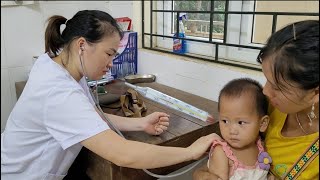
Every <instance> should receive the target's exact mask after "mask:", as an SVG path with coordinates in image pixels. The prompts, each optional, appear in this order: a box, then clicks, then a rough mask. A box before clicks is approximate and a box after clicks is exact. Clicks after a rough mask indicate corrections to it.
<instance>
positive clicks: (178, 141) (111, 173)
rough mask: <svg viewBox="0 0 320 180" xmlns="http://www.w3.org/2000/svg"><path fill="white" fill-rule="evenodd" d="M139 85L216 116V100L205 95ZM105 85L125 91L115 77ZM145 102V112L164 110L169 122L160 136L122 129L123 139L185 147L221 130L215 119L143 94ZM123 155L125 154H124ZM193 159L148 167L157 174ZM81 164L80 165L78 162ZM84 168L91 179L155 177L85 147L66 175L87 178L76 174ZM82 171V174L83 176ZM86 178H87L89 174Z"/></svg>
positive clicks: (128, 179) (163, 87)
mask: <svg viewBox="0 0 320 180" xmlns="http://www.w3.org/2000/svg"><path fill="white" fill-rule="evenodd" d="M136 85H138V86H148V87H151V88H153V89H156V90H158V91H161V92H163V93H165V94H168V95H170V96H172V97H175V98H177V99H180V100H182V101H184V102H186V103H189V104H191V105H194V106H196V107H198V108H200V109H203V110H205V111H208V112H209V113H210V114H212V115H213V117H214V118H215V119H217V116H218V113H217V103H216V102H214V101H210V100H208V99H205V98H202V97H199V96H196V95H193V94H190V93H187V92H184V91H180V90H177V89H174V88H171V87H168V86H164V85H161V84H158V83H155V82H153V83H139V84H136ZM105 89H106V90H107V91H108V92H110V93H113V94H119V95H121V94H124V93H125V92H126V90H127V89H128V87H127V86H125V85H124V83H123V82H121V81H114V82H113V83H110V84H108V85H106V86H105ZM141 98H142V99H143V101H144V102H145V104H146V106H147V112H146V115H147V114H151V113H152V112H155V111H162V112H166V113H168V114H169V115H170V126H169V128H168V130H167V131H166V132H165V133H163V134H161V135H160V136H152V135H148V134H146V133H144V132H123V134H124V136H125V137H126V139H130V140H134V141H140V142H145V143H150V144H156V145H161V146H176V147H187V146H189V145H190V144H191V143H192V142H194V141H195V140H196V139H198V138H199V137H201V136H203V135H207V134H210V133H212V132H216V133H218V134H220V131H219V127H218V125H217V123H214V124H208V123H206V122H204V121H201V120H199V119H196V118H194V117H191V116H189V115H187V114H184V113H181V112H179V111H176V110H173V109H169V108H168V107H165V106H163V105H161V104H158V103H156V102H153V101H150V100H149V99H146V98H143V97H141ZM103 110H104V111H105V112H106V113H113V114H117V115H120V116H123V113H122V111H121V110H116V109H108V108H103ZM124 156H125V154H124ZM192 162H194V161H189V162H184V163H180V164H177V165H172V166H168V167H164V168H156V169H150V171H151V172H153V173H156V174H162V175H165V174H169V173H171V172H173V171H175V170H177V169H180V168H182V167H184V166H186V165H188V164H190V163H192ZM81 164H82V166H81ZM81 170H82V171H85V170H86V175H87V176H88V177H90V179H92V180H151V179H157V178H154V177H151V176H149V175H148V174H146V173H145V172H143V171H142V170H139V169H132V168H126V167H119V166H117V165H115V164H113V163H112V162H110V161H107V160H105V159H103V158H101V157H100V156H98V155H96V154H95V153H93V152H91V151H89V150H88V149H86V148H83V150H82V151H81V152H80V154H79V156H78V157H77V159H76V161H75V162H74V163H73V165H72V167H71V168H70V170H69V174H68V176H67V177H66V178H65V179H86V178H85V177H84V176H82V177H79V175H80V174H81V173H80V172H81ZM86 175H85V176H86ZM88 179H89V178H88Z"/></svg>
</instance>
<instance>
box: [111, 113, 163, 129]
mask: <svg viewBox="0 0 320 180" xmlns="http://www.w3.org/2000/svg"><path fill="white" fill-rule="evenodd" d="M105 115H106V116H107V117H108V118H109V119H110V120H111V121H112V123H113V124H114V125H115V126H116V127H117V128H118V129H119V130H120V131H145V132H147V133H149V134H156V133H155V132H156V131H155V130H157V131H158V134H161V133H162V132H163V131H165V130H167V127H168V126H169V115H168V114H166V113H162V112H154V113H152V114H149V115H148V116H146V117H141V118H127V117H121V116H116V115H112V114H106V113H105Z"/></svg>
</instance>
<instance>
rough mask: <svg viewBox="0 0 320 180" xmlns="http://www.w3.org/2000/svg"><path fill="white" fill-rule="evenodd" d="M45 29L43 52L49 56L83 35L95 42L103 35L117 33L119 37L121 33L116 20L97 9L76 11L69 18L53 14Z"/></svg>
mask: <svg viewBox="0 0 320 180" xmlns="http://www.w3.org/2000/svg"><path fill="white" fill-rule="evenodd" d="M47 22H48V25H47V28H46V31H45V52H46V53H48V54H49V55H50V56H51V57H55V56H57V55H58V54H59V51H60V50H61V48H66V49H68V48H69V45H70V43H71V42H72V41H73V40H74V39H76V38H79V37H83V38H85V39H86V41H88V42H90V43H97V42H100V41H101V40H102V38H104V37H105V36H109V35H112V34H113V33H115V32H116V33H118V34H119V36H120V38H122V37H123V33H122V30H121V28H120V27H119V25H118V24H117V22H116V20H115V19H114V18H113V17H112V16H111V15H109V14H108V13H106V12H103V11H99V10H83V11H79V12H77V13H76V14H75V15H74V16H73V17H72V18H71V19H69V20H67V19H66V18H65V17H63V16H59V15H54V16H51V17H50V18H48V20H47ZM62 24H65V26H66V27H65V29H64V30H63V32H62V33H60V26H61V25H62Z"/></svg>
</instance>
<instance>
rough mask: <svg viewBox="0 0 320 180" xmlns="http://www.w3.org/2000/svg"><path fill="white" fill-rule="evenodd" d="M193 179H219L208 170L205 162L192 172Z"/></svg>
mask: <svg viewBox="0 0 320 180" xmlns="http://www.w3.org/2000/svg"><path fill="white" fill-rule="evenodd" d="M192 177H193V180H219V177H218V176H216V175H215V174H212V173H210V172H209V170H208V167H207V164H204V165H203V166H201V167H200V168H198V169H196V170H195V171H194V172H193V175H192Z"/></svg>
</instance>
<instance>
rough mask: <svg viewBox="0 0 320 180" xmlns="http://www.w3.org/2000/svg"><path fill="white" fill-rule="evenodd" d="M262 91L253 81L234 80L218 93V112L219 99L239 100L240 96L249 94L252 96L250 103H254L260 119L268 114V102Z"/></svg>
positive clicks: (257, 83) (247, 79)
mask: <svg viewBox="0 0 320 180" xmlns="http://www.w3.org/2000/svg"><path fill="white" fill-rule="evenodd" d="M262 90H263V89H262V86H261V84H260V83H259V82H257V81H255V80H253V79H250V78H240V79H234V80H232V81H230V82H229V83H227V84H226V85H225V86H224V87H223V88H222V90H221V91H220V94H219V101H218V111H220V103H221V97H232V98H239V97H240V96H241V95H244V94H249V95H252V101H253V103H255V106H256V109H257V113H258V115H259V116H260V117H262V116H265V115H267V113H268V100H267V97H266V96H265V95H264V94H263V92H262Z"/></svg>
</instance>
